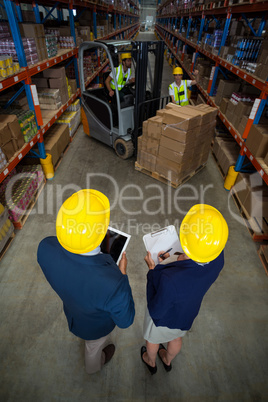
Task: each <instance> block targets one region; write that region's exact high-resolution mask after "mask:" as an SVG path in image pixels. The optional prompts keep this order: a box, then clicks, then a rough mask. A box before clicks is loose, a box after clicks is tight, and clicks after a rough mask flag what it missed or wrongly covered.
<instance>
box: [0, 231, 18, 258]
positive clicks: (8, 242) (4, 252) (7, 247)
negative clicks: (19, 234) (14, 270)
mask: <svg viewBox="0 0 268 402" xmlns="http://www.w3.org/2000/svg"><path fill="white" fill-rule="evenodd" d="M14 238H15V233H14V232H13V233H12V235H11V236H10V237H9V239H8V241H7V242H6V244H5V246H4V247H3V249H2V251H1V253H0V261H1V260H2V259H3V257H4V255H5V254H6V252H7V250H8V249H9V247H10V245H11V243H12V242H13V240H14Z"/></svg>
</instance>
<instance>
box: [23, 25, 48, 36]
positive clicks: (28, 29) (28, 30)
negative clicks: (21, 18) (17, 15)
mask: <svg viewBox="0 0 268 402" xmlns="http://www.w3.org/2000/svg"><path fill="white" fill-rule="evenodd" d="M19 28H20V33H21V36H24V37H25V38H35V37H38V36H45V30H44V25H43V24H24V23H19Z"/></svg>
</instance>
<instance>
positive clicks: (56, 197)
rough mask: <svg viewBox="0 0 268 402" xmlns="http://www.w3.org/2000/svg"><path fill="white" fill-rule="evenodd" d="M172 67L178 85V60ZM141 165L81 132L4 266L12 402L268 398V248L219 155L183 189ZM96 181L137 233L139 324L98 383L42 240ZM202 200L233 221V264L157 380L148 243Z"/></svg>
mask: <svg viewBox="0 0 268 402" xmlns="http://www.w3.org/2000/svg"><path fill="white" fill-rule="evenodd" d="M164 71H165V72H166V74H169V76H167V77H166V79H165V80H166V82H167V84H168V83H170V82H171V80H170V67H168V65H167V64H165V69H164ZM171 78H172V77H171ZM134 162H135V161H134V159H130V160H127V161H123V160H120V159H119V158H118V157H116V155H115V153H114V151H113V150H112V149H111V148H108V147H107V146H105V145H103V144H101V143H99V142H97V141H95V140H93V139H90V138H88V137H87V136H86V135H85V134H84V133H83V129H82V127H81V126H80V128H79V130H78V133H77V135H76V137H75V139H74V141H73V142H72V143H71V145H70V148H69V151H68V152H67V154H66V155H65V156H64V158H63V160H62V163H61V164H60V166H59V168H58V170H57V171H56V174H55V177H54V179H53V180H52V181H49V182H47V185H46V186H45V188H44V190H43V192H42V193H41V196H40V198H39V200H38V203H37V205H36V207H35V209H34V211H33V213H32V214H31V215H30V216H29V218H28V220H27V222H26V224H25V226H24V228H23V230H21V231H20V232H18V233H17V235H16V238H15V240H14V241H13V243H12V245H11V247H10V248H9V250H8V252H7V254H6V255H5V257H4V259H3V260H2V261H1V268H0V280H1V287H0V302H1V311H0V320H1V343H0V351H1V368H0V400H1V401H12V402H13V401H26V402H36V401H38V402H43V401H45V402H47V401H49V402H50V401H57V402H58V401H64V402H76V401H79V402H80V401H81V402H83V401H87V402H88V401H90V402H91V401H100V400H101V401H116V402H121V401H163V400H164V401H187V402H192V401H193V402H197V401H198V402H200V401H201V402H203V401H204V402H210V401H211V402H215V401H224V402H229V401H234V402H237V401H267V400H268V383H267V376H268V353H267V351H268V350H267V349H268V347H267V339H266V338H267V329H268V328H267V323H268V313H267V311H268V310H267V302H268V278H267V277H266V275H265V272H264V269H263V267H262V265H261V262H260V260H259V257H258V255H257V252H256V244H255V243H254V242H253V241H252V239H251V237H250V235H249V233H248V231H247V229H246V227H245V226H243V225H242V224H241V223H239V222H237V220H236V218H235V216H233V215H234V214H236V213H237V209H236V207H235V205H234V203H233V201H232V199H230V200H229V202H228V193H227V192H226V191H225V190H224V188H223V180H222V178H221V176H220V173H219V171H218V169H217V168H216V166H215V163H214V161H213V160H212V158H211V157H210V158H209V161H208V164H207V167H206V168H204V169H203V170H202V171H201V172H200V173H198V174H197V175H196V176H194V177H193V178H192V179H191V180H190V181H189V182H187V183H186V184H185V185H183V186H181V187H180V188H179V189H177V190H175V189H172V188H170V187H168V186H166V185H164V184H161V183H160V182H158V181H155V180H153V179H152V178H150V177H147V176H145V175H143V174H142V173H140V172H138V171H136V170H135V168H134ZM89 185H90V186H91V187H92V188H96V189H98V190H100V191H103V192H104V193H105V194H106V195H107V196H108V197H109V199H110V202H111V205H112V210H111V226H114V225H117V227H118V228H119V229H120V228H121V230H124V231H126V232H129V233H130V234H131V235H132V238H131V241H130V244H129V247H128V249H127V257H128V275H129V281H130V284H131V287H132V291H133V297H134V300H135V306H136V316H135V321H134V324H133V325H132V326H131V327H130V328H128V329H125V330H121V329H118V328H116V329H115V330H114V331H113V333H112V340H113V341H114V343H115V345H116V353H115V355H114V357H113V359H112V360H111V362H110V363H109V364H107V366H105V367H104V369H103V370H102V371H101V372H99V373H96V374H94V375H91V376H89V375H87V374H86V373H85V370H84V359H83V358H84V356H83V353H84V345H83V341H82V340H80V339H79V338H76V337H75V336H73V335H72V334H71V333H70V332H69V331H68V328H67V322H66V319H65V316H64V314H63V311H62V303H61V301H60V300H59V298H58V297H57V295H56V294H55V293H54V291H53V290H52V289H51V288H50V286H49V285H48V283H47V282H46V280H45V278H44V276H43V273H42V271H41V269H40V268H39V266H38V264H37V262H36V251H37V247H38V244H39V242H40V241H41V240H42V239H43V238H44V237H45V236H48V235H55V217H56V214H57V211H58V209H59V207H60V205H61V203H62V201H63V200H64V199H66V198H67V197H68V196H69V195H70V194H71V193H72V192H74V191H76V190H78V189H80V188H85V187H88V186H89ZM126 197H132V199H131V198H130V199H126ZM134 197H135V199H134ZM156 197H158V198H156ZM198 202H205V203H208V204H211V205H213V206H215V207H216V208H218V209H219V210H220V211H221V212H222V213H223V215H224V217H225V218H226V220H227V222H228V225H229V230H230V236H229V240H228V243H227V246H226V251H225V267H224V269H223V271H222V273H221V274H220V277H219V278H218V280H217V281H216V283H215V284H214V285H213V286H212V288H211V289H210V290H209V292H208V293H207V295H206V296H205V298H204V301H203V304H202V307H201V310H200V314H199V315H198V317H197V319H196V320H195V322H194V325H193V327H192V329H191V331H189V332H188V334H187V335H186V336H185V338H184V341H183V347H182V351H181V353H180V355H179V356H177V358H176V360H174V363H173V370H172V371H171V372H170V373H166V372H165V371H164V368H163V367H162V365H161V364H160V362H159V361H157V365H158V373H157V374H156V375H155V376H151V375H150V374H149V372H148V370H147V369H146V367H145V366H144V365H143V364H142V362H141V360H140V347H141V346H142V345H143V344H144V340H143V337H142V325H143V316H144V310H145V306H146V295H145V291H146V273H147V269H146V265H145V262H144V260H143V258H144V255H145V249H144V245H143V241H142V237H143V235H144V234H145V233H149V232H150V231H152V230H155V228H156V226H154V225H155V224H158V225H159V227H163V226H165V225H167V224H175V225H177V226H178V225H179V222H180V221H181V219H182V218H183V216H184V214H185V213H186V212H187V210H188V209H189V208H190V207H191V206H192V205H193V204H195V203H198Z"/></svg>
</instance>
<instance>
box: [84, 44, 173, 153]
mask: <svg viewBox="0 0 268 402" xmlns="http://www.w3.org/2000/svg"><path fill="white" fill-rule="evenodd" d="M100 49H102V50H103V51H105V52H106V57H107V59H108V60H109V67H110V68H109V70H110V71H111V72H112V74H113V77H116V72H115V68H116V67H117V66H118V65H119V62H120V54H122V53H126V52H127V53H131V55H132V64H133V65H134V69H135V83H134V85H135V88H130V92H131V94H130V95H125V97H124V100H123V101H122V102H121V103H120V97H119V91H118V86H117V82H116V80H115V94H114V97H115V100H114V102H111V98H110V97H109V94H108V90H107V88H106V86H105V85H104V86H103V87H101V88H94V89H86V88H85V79H84V70H83V56H84V53H85V52H87V51H92V52H96V54H98V51H99V50H100ZM149 53H151V54H152V55H154V68H153V74H152V69H151V66H150V62H149V58H148V55H149ZM163 61H164V42H163V41H127V40H118V41H113V40H107V41H98V40H95V41H94V42H83V43H82V44H81V45H80V47H79V71H80V87H81V102H82V107H83V110H84V116H85V118H86V121H87V123H88V127H89V136H91V137H92V138H95V139H97V140H99V141H101V142H103V143H104V144H106V145H109V146H110V147H113V148H114V150H115V152H116V154H117V155H118V156H119V157H120V158H122V159H128V158H130V157H131V156H132V155H133V154H135V156H136V155H137V142H138V141H137V139H138V137H139V136H140V135H141V134H142V123H143V121H144V120H147V119H148V118H149V117H153V116H155V115H156V111H157V110H158V109H162V108H163V107H164V103H167V102H168V98H169V97H162V98H161V83H162V73H163ZM110 71H109V72H108V73H106V74H107V75H106V76H108V74H109V73H110ZM104 74H105V73H104ZM147 77H148V80H147ZM103 78H104V77H103ZM105 78H106V77H105ZM105 78H104V80H105ZM147 81H149V84H150V85H148V83H147Z"/></svg>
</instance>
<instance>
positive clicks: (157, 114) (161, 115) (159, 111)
mask: <svg viewBox="0 0 268 402" xmlns="http://www.w3.org/2000/svg"><path fill="white" fill-rule="evenodd" d="M164 113H165V109H160V110H157V111H156V116H159V117H161V118H162V117H163V115H164Z"/></svg>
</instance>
